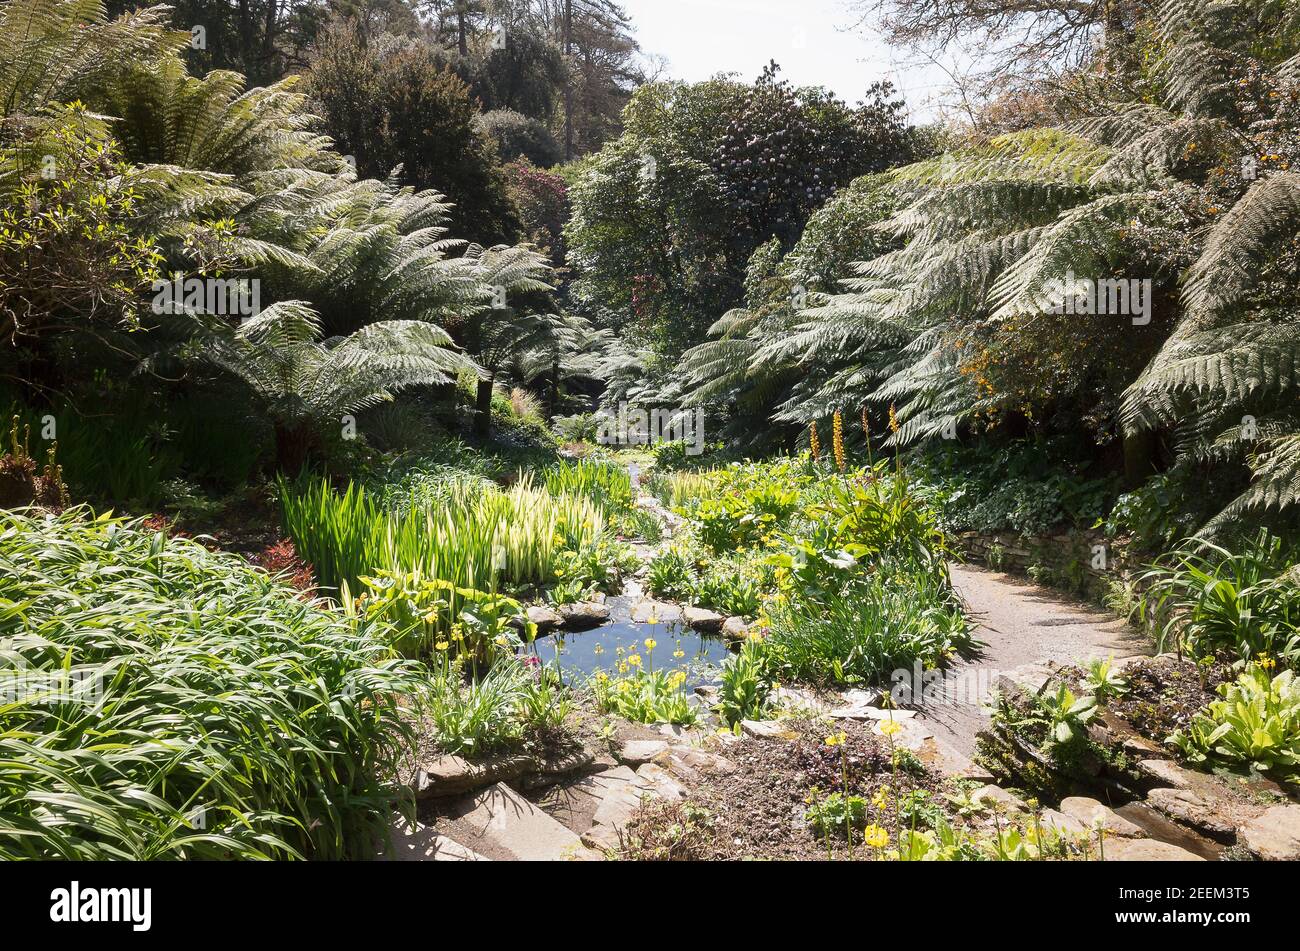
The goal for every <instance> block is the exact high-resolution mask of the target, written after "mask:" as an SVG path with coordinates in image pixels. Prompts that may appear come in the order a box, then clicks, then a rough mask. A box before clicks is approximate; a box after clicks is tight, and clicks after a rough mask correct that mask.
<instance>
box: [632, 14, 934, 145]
mask: <svg viewBox="0 0 1300 951" xmlns="http://www.w3.org/2000/svg"><path fill="white" fill-rule="evenodd" d="M623 5H624V8H625V9H626V10H627V12H628V14H629V15H630V16H631V17H632V24H633V26H634V28H635V33H636V37H637V40H638V41H639V42H640V43H641V48H642V49H643V50H644V51H645V52H646V53H657V54H659V55H661V56H664V57H666V58H667V59H668V75H669V76H670V77H672V78H673V79H684V80H687V81H689V82H696V81H699V80H702V79H708V78H709V77H710V76H713V75H714V74H716V73H719V72H737V73H739V74H740V78H741V79H743V80H746V81H749V82H752V81H753V80H755V79H757V78H758V74H759V72H760V71H761V70H762V69H763V67H764V66H765V65H767V62H768V60H772V59H774V60H776V61H777V63H778V64H779V65H780V66H781V75H782V76H783V77H784V78H785V79H788V80H789V81H790V82H792V83H793V84H794V85H796V86H814V85H820V86H826V87H827V88H828V89H831V90H833V91H834V92H835V93H836V94H837V95H838V96H839V97H840V98H841V99H844V100H845V101H847V102H848V103H849V104H850V105H852V104H854V103H856V102H857V101H858V100H859V99H861V98H862V96H863V94H864V93H865V92H866V89H867V87H868V86H869V85H871V83H873V82H875V81H876V80H878V79H890V80H892V81H893V83H894V85H895V86H897V87H898V88H899V89H900V90H902V92H903V96H904V98H905V99H906V100H907V106H908V109H909V111H910V112H911V114H912V116H913V118H914V120H921V121H923V120H925V119H928V118H931V117H933V115H934V99H935V97H936V96H937V95H939V94H940V93H941V92H942V91H943V88H944V87H946V86H947V85H948V84H949V80H948V77H947V75H946V74H945V72H944V71H943V70H942V69H940V68H938V67H936V66H933V65H929V64H926V65H924V66H918V65H916V64H915V62H914V61H913V57H911V56H909V54H908V53H907V52H906V51H902V50H896V49H893V48H891V47H890V46H889V45H888V44H886V43H885V42H884V40H883V39H881V37H880V35H879V34H878V33H876V32H874V31H870V28H868V27H864V28H862V29H859V30H855V31H849V30H848V27H849V26H850V25H851V24H852V23H853V22H854V20H855V19H856V17H855V16H854V15H853V14H852V13H850V12H849V11H848V9H847V4H846V3H845V0H623Z"/></svg>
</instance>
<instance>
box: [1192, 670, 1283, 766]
mask: <svg viewBox="0 0 1300 951" xmlns="http://www.w3.org/2000/svg"><path fill="white" fill-rule="evenodd" d="M1271 666H1272V664H1271V662H1270V663H1261V664H1252V665H1251V666H1250V667H1248V668H1247V669H1246V670H1245V671H1243V672H1242V673H1241V674H1240V675H1238V677H1237V679H1236V681H1235V682H1233V683H1227V684H1223V685H1221V686H1220V687H1219V694H1220V695H1221V696H1222V697H1223V699H1222V700H1215V701H1214V702H1212V703H1211V704H1210V705H1209V706H1208V707H1207V708H1206V709H1205V710H1204V711H1202V712H1201V713H1198V714H1196V716H1195V717H1193V718H1192V722H1191V724H1189V725H1188V727H1187V729H1186V730H1179V731H1177V732H1175V733H1174V734H1173V735H1172V736H1171V737H1169V742H1170V743H1172V744H1173V745H1174V746H1175V747H1177V748H1178V749H1179V751H1180V752H1181V753H1182V754H1183V756H1184V757H1185V758H1186V759H1188V760H1190V761H1191V762H1193V763H1205V762H1208V761H1217V762H1221V763H1227V764H1230V765H1247V766H1250V767H1252V768H1254V769H1257V770H1260V771H1261V772H1267V773H1271V774H1273V775H1275V776H1277V777H1278V778H1280V779H1295V778H1297V777H1300V681H1297V680H1296V677H1295V674H1294V673H1293V672H1292V671H1290V670H1284V671H1282V672H1281V673H1279V674H1277V675H1276V676H1273V677H1270V675H1269V672H1268V668H1269V667H1271Z"/></svg>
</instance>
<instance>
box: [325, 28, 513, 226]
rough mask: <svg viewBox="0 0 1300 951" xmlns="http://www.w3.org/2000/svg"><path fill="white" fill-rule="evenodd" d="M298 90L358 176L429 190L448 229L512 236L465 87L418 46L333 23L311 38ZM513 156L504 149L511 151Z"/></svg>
mask: <svg viewBox="0 0 1300 951" xmlns="http://www.w3.org/2000/svg"><path fill="white" fill-rule="evenodd" d="M306 89H307V92H308V95H310V96H311V98H312V100H313V102H314V103H315V104H316V106H317V108H319V110H320V115H321V116H322V117H323V118H324V120H325V125H326V128H327V130H328V131H329V134H330V135H331V136H332V137H333V139H334V141H335V142H336V143H337V145H338V148H339V151H340V152H342V153H344V154H350V155H354V156H356V160H357V172H358V174H359V175H362V176H367V177H374V178H384V177H386V176H388V175H389V174H390V173H391V172H392V171H393V170H394V169H395V168H396V167H398V166H401V169H402V170H401V176H402V181H403V182H405V183H407V184H410V185H413V186H414V187H415V188H417V189H426V188H437V189H439V190H440V191H442V192H444V193H445V194H446V195H447V196H448V197H449V198H450V199H451V200H452V201H453V202H455V205H456V208H455V210H454V212H453V213H452V221H453V224H454V225H455V227H456V230H457V231H458V232H459V233H460V234H464V235H466V236H468V237H470V238H471V239H473V240H475V241H478V242H480V243H482V244H496V243H498V242H501V241H512V240H514V239H515V238H516V237H517V235H518V231H519V221H518V219H517V218H516V216H515V212H514V209H513V207H512V204H511V202H510V199H509V197H508V195H507V192H506V186H505V177H504V176H503V174H502V172H501V167H500V164H499V162H498V160H497V157H496V146H495V143H494V142H493V141H492V140H491V138H490V137H489V136H488V135H487V134H485V133H484V132H483V131H481V130H480V127H479V125H478V123H477V121H476V120H477V115H478V111H477V108H476V106H475V103H474V101H473V99H472V98H471V96H470V92H469V88H468V87H467V86H466V84H465V83H464V82H463V81H462V80H461V78H460V77H459V76H457V75H456V73H455V72H454V71H453V70H452V69H451V68H450V67H449V66H448V65H447V63H446V62H445V61H443V60H442V58H441V57H440V55H439V53H438V51H437V50H436V49H435V48H432V47H430V46H429V45H427V44H424V43H420V42H418V41H415V40H407V39H404V38H400V37H396V36H391V35H383V34H380V35H376V36H372V37H370V38H369V39H363V38H362V36H361V35H360V33H359V31H358V30H357V29H356V28H355V26H353V25H351V24H348V23H336V24H335V25H334V26H333V27H331V28H330V29H329V30H328V31H326V32H325V33H324V34H323V35H322V36H321V38H320V39H319V41H318V42H317V44H316V47H315V51H314V56H313V59H312V61H311V68H310V69H309V70H308V72H307V75H306ZM512 158H513V156H512Z"/></svg>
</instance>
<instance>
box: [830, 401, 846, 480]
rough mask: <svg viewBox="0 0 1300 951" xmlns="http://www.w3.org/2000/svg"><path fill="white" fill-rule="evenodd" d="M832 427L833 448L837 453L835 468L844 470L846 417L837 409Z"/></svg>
mask: <svg viewBox="0 0 1300 951" xmlns="http://www.w3.org/2000/svg"><path fill="white" fill-rule="evenodd" d="M832 422H833V425H832V427H831V448H832V450H833V451H834V453H835V468H837V469H839V470H840V472H843V471H844V468H845V462H844V417H843V416H842V415H840V411H839V410H836V411H835V415H834V418H833V421H832Z"/></svg>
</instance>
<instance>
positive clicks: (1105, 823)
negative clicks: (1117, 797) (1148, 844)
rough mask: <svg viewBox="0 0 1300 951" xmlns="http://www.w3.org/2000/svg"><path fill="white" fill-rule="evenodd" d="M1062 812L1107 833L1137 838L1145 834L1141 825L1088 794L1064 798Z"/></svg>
mask: <svg viewBox="0 0 1300 951" xmlns="http://www.w3.org/2000/svg"><path fill="white" fill-rule="evenodd" d="M1061 812H1063V813H1065V814H1066V815H1067V816H1070V817H1072V818H1074V819H1077V820H1078V821H1079V822H1082V823H1083V824H1084V826H1086V827H1087V828H1088V829H1097V828H1101V829H1102V830H1104V831H1105V832H1106V834H1107V835H1116V836H1123V837H1125V838H1136V837H1139V836H1141V835H1142V834H1143V832H1142V827H1141V826H1139V825H1137V824H1136V823H1133V822H1129V821H1128V820H1127V819H1125V818H1124V817H1123V816H1121V815H1120V814H1119V813H1117V812H1115V810H1114V809H1111V808H1110V807H1109V806H1106V805H1104V804H1103V803H1100V802H1098V801H1097V800H1096V799H1089V798H1088V797H1086V796H1070V797H1068V798H1066V799H1062V800H1061Z"/></svg>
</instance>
